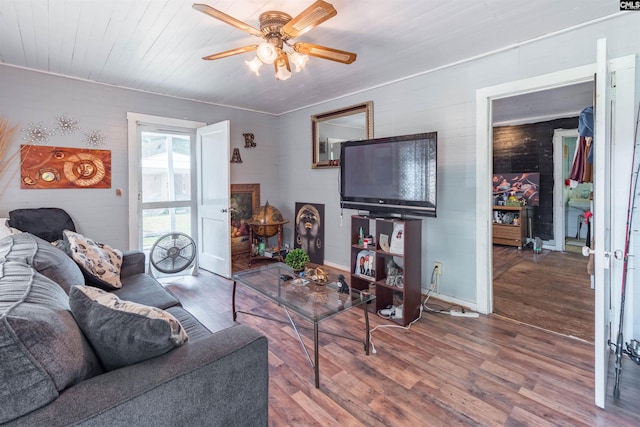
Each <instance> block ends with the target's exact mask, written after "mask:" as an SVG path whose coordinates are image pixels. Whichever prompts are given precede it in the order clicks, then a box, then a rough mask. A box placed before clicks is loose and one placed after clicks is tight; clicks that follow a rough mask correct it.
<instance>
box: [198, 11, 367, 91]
mask: <svg viewBox="0 0 640 427" xmlns="http://www.w3.org/2000/svg"><path fill="white" fill-rule="evenodd" d="M193 8H194V9H196V10H198V11H200V12H202V13H205V14H207V15H209V16H211V17H213V18H216V19H219V20H220V21H222V22H225V23H227V24H229V25H232V26H234V27H235V28H238V29H239V30H242V31H244V32H246V33H248V34H251V35H252V36H255V37H260V38H262V39H264V41H263V42H262V43H260V44H252V45H248V46H243V47H239V48H236V49H231V50H227V51H224V52H219V53H215V54H213V55H208V56H205V57H203V58H202V59H206V60H214V59H221V58H226V57H228V56H233V55H238V54H241V53H246V52H253V51H256V54H257V57H256V58H254V59H253V60H252V61H245V62H246V63H247V65H248V66H249V68H250V69H251V71H253V72H255V73H256V75H259V72H258V70H259V68H260V66H262V64H273V65H274V68H275V72H276V79H278V80H287V79H288V78H289V77H291V68H290V65H289V62H293V64H294V65H295V66H296V71H300V70H302V69H303V68H304V66H305V65H306V63H307V61H308V60H309V57H308V56H314V57H317V58H322V59H328V60H331V61H336V62H341V63H343V64H351V63H352V62H353V61H355V60H356V54H355V53H352V52H347V51H344V50H338V49H333V48H330V47H325V46H320V45H317V44H312V43H305V42H297V43H292V42H291V39H294V38H296V37H298V36H300V35H302V34H304V33H306V32H307V31H309V30H311V29H312V28H315V27H317V26H318V25H320V24H321V23H323V22H324V21H326V20H328V19H330V18H332V17H334V16H336V14H337V13H338V12H337V11H336V9H335V8H334V7H333V6H332V5H331V4H329V3H327V2H325V1H322V0H318V1H316V2H315V3H313V4H312V5H311V6H309V7H308V8H306V9H305V10H303V11H302V12H301V13H300V14H299V15H298V16H296V17H295V18H292V17H291V15H288V14H286V13H284V12H280V11H277V10H272V11H267V12H264V13H262V14H260V18H259V19H260V29H257V28H255V27H252V26H251V25H248V24H245V23H244V22H242V21H240V20H238V19H235V18H233V17H231V16H229V15H227V14H226V13H224V12H221V11H219V10H217V9H214V8H212V7H211V6H208V5H206V4H200V3H195V4H194V5H193ZM285 47H289V48H291V49H292V50H293V51H291V52H286V51H285V50H284V48H285ZM307 55H308V56H307Z"/></svg>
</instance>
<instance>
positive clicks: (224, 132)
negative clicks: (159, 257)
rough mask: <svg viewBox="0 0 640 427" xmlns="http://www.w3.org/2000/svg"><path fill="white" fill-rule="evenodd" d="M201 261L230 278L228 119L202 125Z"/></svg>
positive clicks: (199, 149)
mask: <svg viewBox="0 0 640 427" xmlns="http://www.w3.org/2000/svg"><path fill="white" fill-rule="evenodd" d="M196 141H197V143H196V153H197V154H196V155H197V159H198V243H199V246H198V263H199V266H200V267H201V268H203V269H205V270H208V271H211V272H212V273H215V274H219V275H221V276H224V277H231V236H230V226H229V224H230V220H231V218H230V213H229V199H230V185H229V161H230V156H229V151H230V148H229V147H230V143H229V121H228V120H227V121H224V122H220V123H216V124H213V125H209V126H205V127H202V128H199V129H198V131H197V136H196Z"/></svg>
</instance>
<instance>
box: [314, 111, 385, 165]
mask: <svg viewBox="0 0 640 427" xmlns="http://www.w3.org/2000/svg"><path fill="white" fill-rule="evenodd" d="M347 119H355V121H352V120H347ZM371 138H373V101H367V102H364V103H362V104H357V105H352V106H350V107H346V108H340V109H338V110H333V111H328V112H326V113H322V114H316V115H313V116H311V152H312V160H311V168H312V169H320V168H337V167H340V146H341V145H342V142H344V141H354V140H362V139H371ZM336 153H337V155H336Z"/></svg>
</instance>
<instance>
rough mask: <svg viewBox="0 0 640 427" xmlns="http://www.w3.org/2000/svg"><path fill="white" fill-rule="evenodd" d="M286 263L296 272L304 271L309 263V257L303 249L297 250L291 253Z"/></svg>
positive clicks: (285, 260)
mask: <svg viewBox="0 0 640 427" xmlns="http://www.w3.org/2000/svg"><path fill="white" fill-rule="evenodd" d="M284 262H285V264H287V265H288V266H289V267H291V268H293V270H294V271H302V270H303V269H304V267H305V266H306V265H307V263H308V262H309V255H307V253H306V252H305V251H303V250H302V249H300V248H295V249H292V250H290V251H289V253H288V254H287V256H286V258H285V259H284Z"/></svg>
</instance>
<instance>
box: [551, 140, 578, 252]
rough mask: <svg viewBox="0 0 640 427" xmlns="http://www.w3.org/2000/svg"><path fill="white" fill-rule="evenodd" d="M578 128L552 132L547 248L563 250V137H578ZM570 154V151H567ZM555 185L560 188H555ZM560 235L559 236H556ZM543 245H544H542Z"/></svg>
mask: <svg viewBox="0 0 640 427" xmlns="http://www.w3.org/2000/svg"><path fill="white" fill-rule="evenodd" d="M578 136H579V134H578V129H556V130H554V132H553V182H554V189H553V241H554V245H553V246H551V245H550V246H549V249H552V250H554V251H564V245H565V240H566V230H565V203H564V186H563V185H561V184H560V183H563V182H564V176H563V172H564V145H563V144H564V138H565V137H578ZM569 155H571V153H569ZM556 186H558V187H561V188H556ZM558 236H561V237H558ZM543 247H544V245H543Z"/></svg>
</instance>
